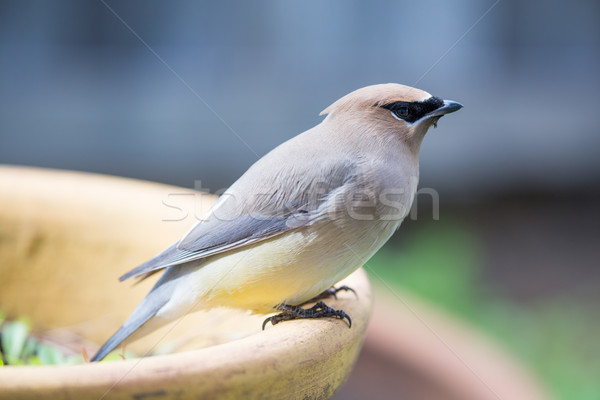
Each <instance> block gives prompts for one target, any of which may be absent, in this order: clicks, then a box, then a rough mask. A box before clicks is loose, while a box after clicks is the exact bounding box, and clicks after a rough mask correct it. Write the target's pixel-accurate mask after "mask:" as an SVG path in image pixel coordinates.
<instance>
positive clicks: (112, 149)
mask: <svg viewBox="0 0 600 400" xmlns="http://www.w3.org/2000/svg"><path fill="white" fill-rule="evenodd" d="M599 22H600V3H598V2H597V1H592V0H582V1H578V2H562V1H556V0H547V1H543V2H542V1H541V0H521V1H518V0H500V1H475V0H462V1H460V0H457V1H453V2H447V1H426V2H407V1H371V2H358V1H341V0H339V1H328V2H317V1H302V2H300V1H289V2H278V1H254V2H234V1H220V2H191V1H181V2H177V3H168V2H156V1H147V0H146V1H141V0H139V1H128V2H117V1H114V0H113V1H108V0H107V1H106V3H104V2H102V1H88V2H81V1H75V0H73V1H54V2H45V1H0V163H4V164H17V165H30V166H40V167H50V168H61V169H73V170H79V171H91V172H97V173H103V174H113V175H119V176H126V177H132V178H138V179H146V180H151V181H158V182H165V183H169V184H175V185H180V186H184V187H189V188H193V187H198V186H199V185H200V183H199V182H201V185H202V187H203V188H208V189H210V190H211V191H212V192H215V191H218V190H219V189H222V188H225V187H227V186H229V185H230V184H231V183H232V182H233V181H234V180H235V179H236V178H237V177H238V176H240V175H241V174H242V173H243V172H244V171H245V170H246V169H247V168H248V167H249V166H250V165H251V164H252V163H253V162H254V161H256V160H257V158H258V157H260V156H262V155H264V154H265V153H266V152H267V151H269V150H270V149H272V148H273V147H275V146H276V145H278V144H279V143H281V142H283V141H285V140H287V139H289V138H291V137H293V136H295V135H297V134H298V133H300V132H302V131H304V130H306V129H308V128H310V127H312V126H314V125H315V124H317V123H318V122H319V121H321V119H322V117H319V116H318V114H319V112H320V111H321V110H323V109H324V108H325V107H326V106H328V105H329V104H330V103H332V102H333V101H335V100H336V99H338V98H339V97H341V96H343V95H345V94H346V93H348V92H350V91H352V90H354V89H357V88H359V87H362V86H365V85H369V84H375V83H385V82H399V83H404V84H408V85H411V86H413V85H414V86H417V87H419V88H421V89H424V90H426V91H429V92H430V93H432V94H434V95H436V96H439V97H442V98H449V99H453V100H457V101H460V102H461V103H463V104H464V105H465V108H464V109H463V110H461V111H460V112H459V113H456V114H453V115H452V116H449V117H446V118H443V119H442V120H441V121H440V128H439V129H437V130H433V129H432V130H431V131H430V132H429V134H428V136H427V138H426V139H425V141H424V144H423V147H422V152H421V154H422V155H421V187H422V188H431V189H434V190H435V191H436V192H437V193H438V194H439V201H440V210H439V218H436V217H435V214H434V213H433V212H432V208H433V206H434V203H432V201H431V196H428V195H421V196H419V198H418V201H417V204H418V212H417V213H416V214H415V215H416V217H414V218H411V220H410V221H407V222H406V223H405V224H404V226H403V228H402V229H401V230H400V231H399V232H398V233H397V234H396V235H395V236H394V238H393V239H392V240H391V241H390V243H388V245H386V247H385V248H384V249H382V251H380V253H378V255H377V256H375V258H374V259H373V260H371V261H370V262H369V264H368V268H367V270H368V271H369V272H371V273H373V272H374V273H375V274H376V275H375V276H373V278H372V279H373V281H374V283H377V281H378V280H380V279H383V280H385V281H386V282H387V283H389V285H391V286H392V287H398V288H402V289H403V290H408V291H411V292H412V293H414V294H416V295H418V296H421V297H422V298H424V299H427V301H431V302H433V303H435V304H437V306H439V307H440V308H443V309H445V310H447V311H448V312H450V313H452V314H453V315H455V316H456V317H457V318H460V319H461V320H463V321H465V322H466V323H467V324H470V325H472V326H473V327H474V329H477V330H480V331H482V332H485V333H486V334H487V335H489V336H490V337H491V338H492V339H493V340H494V341H497V342H498V343H499V344H500V345H502V346H504V347H505V348H506V349H507V350H508V351H510V352H512V353H513V354H514V355H515V357H517V358H518V359H519V360H521V361H522V362H523V363H524V364H525V365H527V366H528V367H529V368H531V369H532V370H533V371H534V373H535V374H536V375H537V376H538V377H539V379H541V380H542V381H544V382H545V383H546V385H548V386H549V387H550V389H551V391H552V392H553V393H554V395H555V396H556V398H559V399H574V398H577V399H597V398H598V394H599V393H600V384H599V383H598V379H597V378H598V376H600V343H599V342H598V336H599V334H600V322H599V321H600V320H599V319H598V308H597V305H598V303H599V302H600V291H599V290H598V288H599V285H600V268H599V267H598V265H599V264H600V263H599V262H598V241H599V239H600V208H599V207H598V205H599V201H600V157H599V156H598V154H597V153H598V149H599V148H600V132H599V129H598V127H597V121H596V116H597V114H598V107H599V106H600V104H599V103H600V102H599V101H598V89H599V88H600V74H599V73H598V71H600V23H599ZM359 366H360V364H359ZM360 372H361V369H360V367H358V368H357V370H356V372H355V374H354V375H353V377H352V379H351V380H350V382H349V383H348V384H347V386H346V387H344V388H343V389H342V392H341V393H339V394H338V396H339V398H352V396H355V398H360V397H356V396H359V395H360V393H361V392H360V391H359V389H357V388H355V387H354V386H353V385H357V382H359V381H360V379H361V375H360ZM382 379H383V378H382ZM371 384H372V385H375V386H379V385H380V383H374V382H373V381H371ZM381 385H383V383H381ZM368 393H370V394H371V398H372V399H375V398H382V399H384V398H395V397H390V396H392V394H390V393H386V392H385V391H382V392H381V393H379V392H377V393H375V392H368ZM396 394H397V392H396ZM377 396H380V397H377ZM406 398H409V397H406Z"/></svg>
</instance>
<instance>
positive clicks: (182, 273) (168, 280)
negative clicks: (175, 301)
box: [90, 265, 198, 361]
mask: <svg viewBox="0 0 600 400" xmlns="http://www.w3.org/2000/svg"><path fill="white" fill-rule="evenodd" d="M196 268H198V266H194V265H191V266H188V267H187V268H186V267H185V266H183V265H180V266H177V267H176V268H167V269H166V271H165V273H164V274H163V276H162V277H161V278H160V279H159V280H158V282H156V284H155V285H154V287H153V288H152V290H151V291H150V293H148V295H147V296H146V297H145V298H144V300H142V302H141V303H140V305H139V306H138V307H137V308H136V309H135V311H133V314H131V316H130V317H129V318H128V319H127V321H125V323H124V324H123V326H121V328H119V330H118V331H117V332H116V333H115V334H114V335H112V336H111V337H110V339H108V340H107V341H106V343H104V345H103V346H102V347H101V348H100V350H98V352H97V353H96V354H95V355H94V357H92V359H91V360H90V361H100V360H102V359H103V358H104V357H106V356H107V355H108V353H110V352H111V351H113V350H114V349H115V348H116V347H117V346H119V345H120V344H121V343H123V341H124V340H125V339H127V338H129V337H131V336H132V335H134V334H135V335H134V336H135V338H139V337H142V336H144V335H145V334H148V333H150V332H152V331H154V330H156V329H158V328H160V327H161V326H163V325H165V324H166V323H168V322H170V321H172V320H173V319H174V318H176V317H177V316H178V315H177V314H173V313H172V314H171V315H170V316H165V315H162V316H159V317H156V318H154V317H155V315H156V314H157V313H158V311H159V310H160V309H161V308H162V307H163V306H164V305H165V304H167V303H168V302H169V300H170V299H171V296H172V295H173V292H174V291H175V289H176V288H177V285H178V282H179V281H180V280H182V279H185V277H186V275H187V274H188V273H189V272H190V271H191V270H194V269H196ZM132 339H133V338H132Z"/></svg>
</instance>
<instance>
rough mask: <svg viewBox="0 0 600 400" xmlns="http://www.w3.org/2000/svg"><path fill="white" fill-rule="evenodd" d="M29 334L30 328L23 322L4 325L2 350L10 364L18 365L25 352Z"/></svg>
mask: <svg viewBox="0 0 600 400" xmlns="http://www.w3.org/2000/svg"><path fill="white" fill-rule="evenodd" d="M28 333H29V327H28V326H27V324H26V323H25V322H23V321H13V322H7V323H6V324H4V328H3V329H2V348H3V349H4V355H5V356H6V360H7V361H8V363H9V364H17V362H18V360H19V358H20V357H21V354H22V352H23V347H24V346H25V341H26V340H27V334H28Z"/></svg>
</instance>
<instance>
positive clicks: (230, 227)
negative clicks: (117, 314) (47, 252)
mask: <svg viewBox="0 0 600 400" xmlns="http://www.w3.org/2000/svg"><path fill="white" fill-rule="evenodd" d="M288 221H290V222H291V221H294V222H295V223H294V224H289V225H288ZM297 221H298V218H282V217H271V218H259V217H256V216H250V215H242V216H240V217H238V218H236V219H234V220H231V221H221V220H210V221H206V222H204V223H200V224H198V225H196V226H195V227H194V228H193V229H192V230H191V231H190V232H189V233H188V234H187V235H186V236H185V237H184V238H183V239H182V240H181V241H179V242H177V243H174V244H173V245H171V246H170V247H169V248H168V249H166V250H165V251H163V252H162V253H160V254H158V255H157V256H155V257H154V258H152V259H151V260H149V261H147V262H145V263H144V264H142V265H140V266H139V267H137V268H134V269H133V270H131V271H129V272H128V273H126V274H125V275H123V276H121V277H120V278H119V280H120V281H124V280H126V279H129V278H131V277H134V276H139V275H143V274H150V273H152V272H154V271H157V270H160V269H163V268H166V267H170V266H173V265H179V264H183V263H187V262H190V261H195V260H200V259H202V258H205V257H208V256H212V255H215V254H218V253H222V252H224V251H227V250H230V249H233V248H236V247H241V246H245V245H249V244H252V243H255V242H257V241H260V240H265V239H268V238H271V237H274V236H276V235H279V234H281V233H284V232H286V231H288V230H290V229H294V228H296V227H298V226H302V225H305V224H306V223H309V219H308V218H305V219H304V222H305V223H303V224H302V225H298V224H297V223H296V222H297Z"/></svg>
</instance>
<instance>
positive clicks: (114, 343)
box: [90, 299, 168, 362]
mask: <svg viewBox="0 0 600 400" xmlns="http://www.w3.org/2000/svg"><path fill="white" fill-rule="evenodd" d="M145 300H148V299H145ZM164 304H165V303H162V304H160V303H159V304H151V302H149V301H143V302H142V304H140V305H139V307H138V308H137V309H136V310H135V311H134V312H133V314H132V315H131V317H129V319H128V320H127V321H126V322H125V323H124V324H123V325H122V326H121V327H120V328H119V330H118V331H116V332H115V334H114V335H112V336H111V337H110V339H108V340H107V341H106V343H104V344H103V345H102V347H101V348H100V350H98V352H97V353H96V354H95V355H94V357H92V358H91V359H90V361H92V362H94V361H100V360H102V359H103V358H104V357H106V356H107V355H108V353H110V352H111V351H113V350H114V349H115V348H117V347H118V346H119V345H120V344H121V343H123V341H124V340H125V339H127V338H129V337H130V336H131V335H133V334H134V333H136V337H141V336H143V334H144V333H150V332H151V331H153V330H154V329H157V328H158V327H160V326H162V325H163V324H164V323H166V322H168V321H159V319H158V318H155V320H154V321H149V320H150V319H151V318H152V317H154V316H155V315H156V313H157V311H158V310H159V309H160V308H161V307H162V306H163V305H164ZM152 322H155V323H152ZM156 323H158V324H156ZM147 325H152V327H150V326H147ZM155 325H156V326H155ZM142 326H143V327H144V328H146V327H148V328H150V329H140V328H142ZM142 331H143V332H142Z"/></svg>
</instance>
